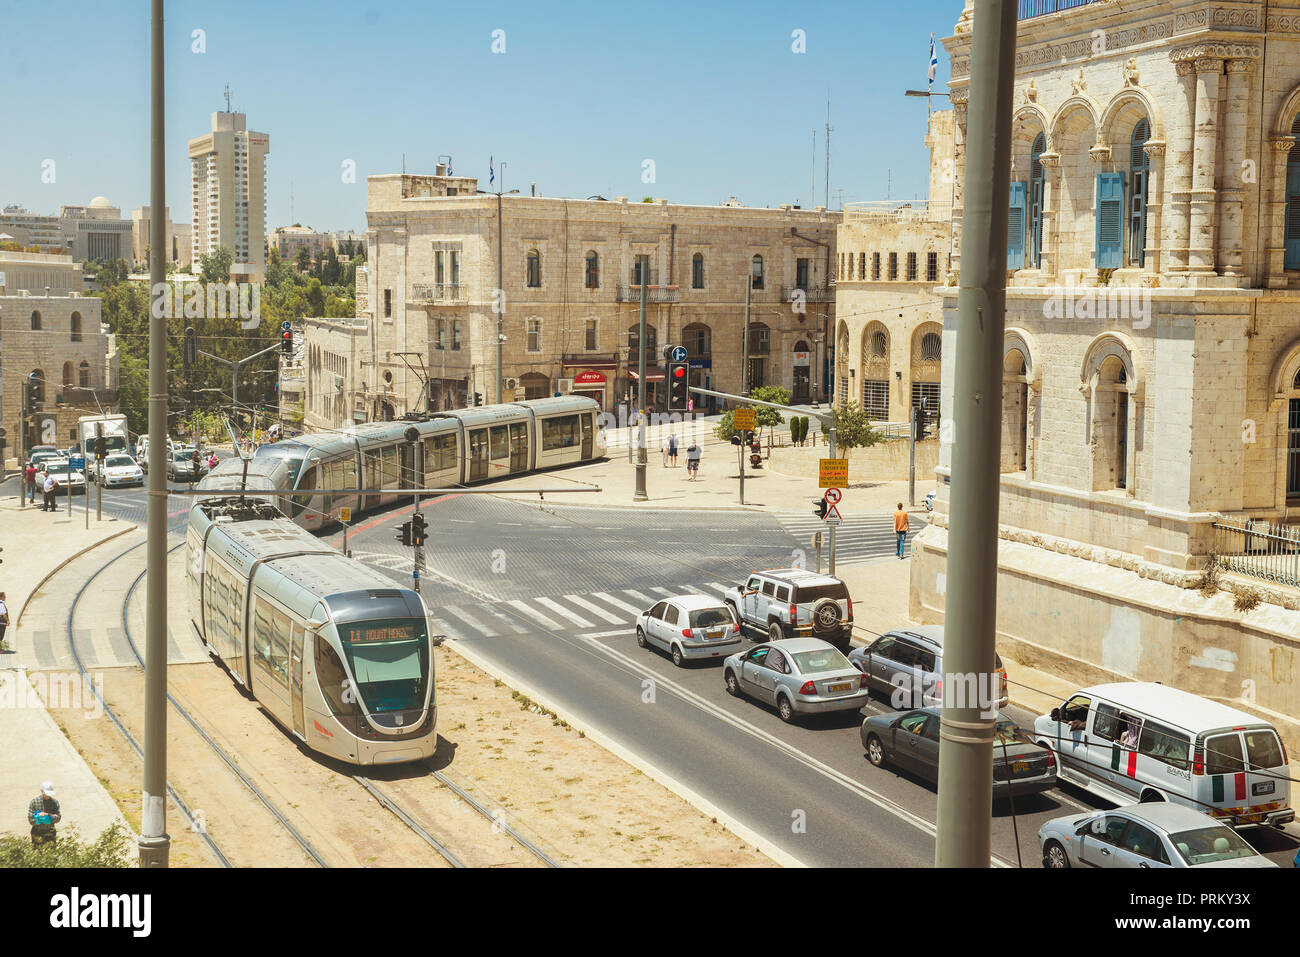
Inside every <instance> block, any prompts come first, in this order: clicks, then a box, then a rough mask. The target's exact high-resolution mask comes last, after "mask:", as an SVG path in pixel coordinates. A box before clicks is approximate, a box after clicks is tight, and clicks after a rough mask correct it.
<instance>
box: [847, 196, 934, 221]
mask: <svg viewBox="0 0 1300 957" xmlns="http://www.w3.org/2000/svg"><path fill="white" fill-rule="evenodd" d="M929 218H930V204H929V203H926V202H917V201H914V200H892V199H884V200H868V201H865V202H857V203H845V204H844V222H846V223H854V222H859V223H863V222H865V223H914V222H918V221H920V222H924V221H926V220H928V219H929Z"/></svg>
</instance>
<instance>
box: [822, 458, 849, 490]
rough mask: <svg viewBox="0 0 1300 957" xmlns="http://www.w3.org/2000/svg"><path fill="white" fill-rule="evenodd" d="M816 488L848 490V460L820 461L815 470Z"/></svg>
mask: <svg viewBox="0 0 1300 957" xmlns="http://www.w3.org/2000/svg"><path fill="white" fill-rule="evenodd" d="M817 478H818V484H817V487H818V488H848V485H849V460H848V459H821V460H819V462H818V469H817Z"/></svg>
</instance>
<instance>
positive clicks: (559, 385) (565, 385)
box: [555, 379, 573, 395]
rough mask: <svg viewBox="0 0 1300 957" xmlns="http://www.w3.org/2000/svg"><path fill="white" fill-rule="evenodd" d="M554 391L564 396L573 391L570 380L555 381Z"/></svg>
mask: <svg viewBox="0 0 1300 957" xmlns="http://www.w3.org/2000/svg"><path fill="white" fill-rule="evenodd" d="M555 391H557V392H561V393H563V394H564V395H568V394H569V393H570V392H572V391H573V380H572V379H558V380H556V383H555Z"/></svg>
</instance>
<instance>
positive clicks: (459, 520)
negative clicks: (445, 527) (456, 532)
mask: <svg viewBox="0 0 1300 957" xmlns="http://www.w3.org/2000/svg"><path fill="white" fill-rule="evenodd" d="M447 521H449V522H455V523H456V524H457V525H473V524H474V523H473V522H471V521H470V520H469V519H467V518H449V519H447Z"/></svg>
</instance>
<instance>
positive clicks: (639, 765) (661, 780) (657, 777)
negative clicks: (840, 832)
mask: <svg viewBox="0 0 1300 957" xmlns="http://www.w3.org/2000/svg"><path fill="white" fill-rule="evenodd" d="M443 647H444V648H448V649H450V650H452V651H454V652H455V653H456V654H458V655H460V657H462V658H464V659H465V660H466V661H468V662H469V663H470V664H472V665H474V666H475V667H476V668H478V669H479V670H480V671H482V672H484V673H485V674H489V675H491V676H492V677H494V678H497V679H499V680H501V681H503V682H505V683H506V684H507V685H508V686H510V687H511V688H514V689H515V690H516V691H518V692H520V693H521V694H525V695H527V696H528V697H529V698H531V699H532V700H533V701H535V702H537V703H538V704H540V705H542V706H543V707H544V708H546V709H547V710H548V711H550V712H552V713H553V714H554V715H555V716H556V717H558V718H559V719H560V720H561V721H564V722H565V723H566V724H568V725H569V726H570V727H571V728H573V729H574V730H576V731H581V732H582V733H583V734H584V735H586V736H587V737H588V738H590V739H591V740H592V741H593V742H594V743H595V744H598V745H599V746H600V747H602V748H604V749H605V750H606V751H608V752H609V753H610V754H612V755H614V756H615V757H616V758H619V759H620V760H622V761H623V762H624V763H625V764H627V765H629V766H631V767H633V768H636V769H637V770H638V771H640V772H641V773H642V774H644V775H645V776H646V777H648V778H649V779H650V780H652V781H654V782H655V783H656V784H658V785H660V786H661V787H664V788H666V789H667V790H669V791H671V792H672V793H673V794H676V795H677V796H678V797H679V798H681V799H682V800H683V801H685V802H686V803H687V804H689V805H691V806H692V807H694V808H695V809H696V810H697V811H699V812H700V813H701V814H706V815H708V816H709V817H712V818H714V819H716V820H717V823H719V824H721V825H722V826H723V827H724V828H726V829H727V830H728V831H730V832H731V833H732V834H734V835H735V836H736V837H738V838H739V839H740V840H741V841H743V842H744V843H746V844H749V845H750V846H752V847H754V848H755V849H757V850H758V852H759V853H760V854H762V855H764V856H765V857H767V858H769V859H771V860H772V861H773V862H775V863H776V864H778V865H780V866H781V867H806V866H807V865H806V864H804V863H803V862H802V861H800V860H798V859H797V858H795V857H793V856H792V855H790V854H788V853H786V852H785V851H783V850H781V849H780V848H779V847H777V846H776V845H775V844H773V843H772V842H771V841H768V840H767V839H766V838H764V837H761V836H760V835H758V834H757V833H755V832H754V831H753V830H751V829H750V828H749V827H747V826H746V825H744V824H742V823H741V822H740V821H738V820H736V819H735V818H733V817H732V816H731V815H729V814H727V813H726V812H725V811H723V810H722V809H721V808H719V807H718V806H717V805H715V804H713V803H712V802H711V801H709V800H708V799H706V798H704V797H702V796H701V795H700V794H698V793H696V792H695V791H694V790H692V789H691V788H689V787H687V786H686V785H684V784H682V783H681V782H680V781H678V780H677V779H676V778H674V777H672V776H671V775H669V774H667V773H666V772H664V771H662V770H660V769H659V768H657V767H656V766H655V765H653V764H651V763H650V762H649V761H646V760H645V759H644V758H642V757H640V756H639V755H637V754H635V753H634V752H632V751H630V750H629V749H627V748H625V747H623V746H622V745H620V744H618V743H617V742H615V741H613V740H611V739H610V738H609V737H607V736H606V735H605V734H604V733H603V732H601V731H597V730H595V729H594V728H592V727H591V726H590V725H588V724H587V723H586V722H583V721H578V720H576V719H575V718H574V717H573V715H572V713H570V712H567V711H565V710H563V709H561V708H558V707H556V706H554V705H552V704H550V703H549V702H548V700H547V698H546V696H544V695H542V694H541V693H540V692H539V691H537V689H536V688H534V687H533V686H532V685H530V684H529V683H528V682H527V681H525V680H523V679H522V678H520V677H519V676H518V675H516V674H515V673H513V672H507V671H504V670H502V671H497V670H496V669H495V668H493V667H491V666H489V664H488V663H487V662H486V661H485V660H484V659H483V658H482V657H481V656H480V655H478V654H477V653H476V652H474V651H471V650H470V649H469V648H467V647H463V646H462V644H461V643H460V642H457V641H448V642H445V643H444V644H443Z"/></svg>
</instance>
